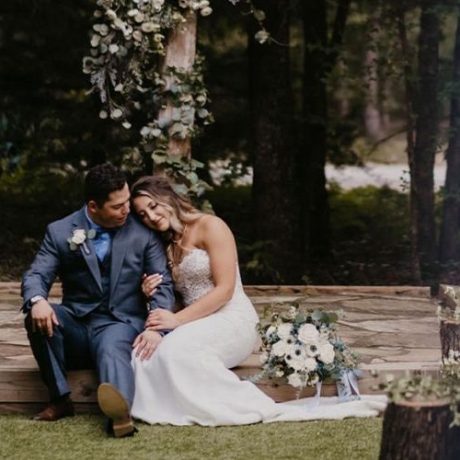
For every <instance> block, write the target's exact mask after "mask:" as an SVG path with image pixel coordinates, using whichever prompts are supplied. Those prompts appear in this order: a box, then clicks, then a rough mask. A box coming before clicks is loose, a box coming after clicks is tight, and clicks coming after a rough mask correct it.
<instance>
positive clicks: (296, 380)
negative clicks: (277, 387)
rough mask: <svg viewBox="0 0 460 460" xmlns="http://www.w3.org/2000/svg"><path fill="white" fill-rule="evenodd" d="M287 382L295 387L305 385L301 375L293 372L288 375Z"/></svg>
mask: <svg viewBox="0 0 460 460" xmlns="http://www.w3.org/2000/svg"><path fill="white" fill-rule="evenodd" d="M288 383H289V385H292V386H293V387H295V388H302V387H303V386H305V382H304V380H303V379H302V377H301V376H300V375H299V374H298V373H297V372H294V373H293V374H291V375H289V376H288Z"/></svg>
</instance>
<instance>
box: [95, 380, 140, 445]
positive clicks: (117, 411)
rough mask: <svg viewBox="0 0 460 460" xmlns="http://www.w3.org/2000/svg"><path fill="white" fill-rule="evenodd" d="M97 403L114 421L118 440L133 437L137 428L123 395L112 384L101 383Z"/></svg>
mask: <svg viewBox="0 0 460 460" xmlns="http://www.w3.org/2000/svg"><path fill="white" fill-rule="evenodd" d="M97 402H98V404H99V407H100V408H101V411H102V412H104V414H105V415H106V416H107V417H108V418H109V419H110V420H111V421H112V431H113V435H114V436H115V437H116V438H124V437H125V436H133V434H134V433H136V431H137V430H136V427H135V426H134V423H133V420H132V418H131V416H130V415H129V406H128V403H127V402H126V400H125V398H124V397H123V396H122V394H121V393H120V392H119V391H118V390H117V389H116V388H115V387H114V386H113V385H111V384H110V383H101V384H100V385H99V387H98V389H97Z"/></svg>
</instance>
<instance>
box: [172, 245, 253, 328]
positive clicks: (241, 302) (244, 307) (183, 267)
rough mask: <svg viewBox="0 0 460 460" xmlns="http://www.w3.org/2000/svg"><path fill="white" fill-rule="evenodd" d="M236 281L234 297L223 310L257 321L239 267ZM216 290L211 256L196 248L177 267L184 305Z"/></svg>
mask: <svg viewBox="0 0 460 460" xmlns="http://www.w3.org/2000/svg"><path fill="white" fill-rule="evenodd" d="M235 270H236V281H235V289H234V292H233V296H232V298H231V300H230V301H229V302H227V303H226V304H225V305H224V306H223V307H222V308H221V311H222V310H224V311H225V310H226V311H228V310H231V311H234V312H236V311H240V312H244V313H245V314H246V315H249V318H250V319H251V320H254V321H257V320H258V318H257V314H256V312H255V310H254V307H253V306H252V304H251V301H250V300H249V298H248V297H247V296H246V294H245V293H244V290H243V285H242V283H241V277H240V272H239V269H238V266H237V265H236V266H235ZM213 288H214V281H213V279H212V273H211V264H210V260H209V255H208V253H207V252H206V251H205V250H204V249H199V248H194V249H192V250H191V251H190V252H188V253H187V254H186V255H185V256H184V258H183V259H182V261H181V262H180V264H179V265H178V267H177V272H176V290H177V291H178V292H179V293H180V294H181V296H182V299H183V301H184V305H185V306H188V305H191V304H192V303H193V302H196V301H197V300H198V299H200V298H201V297H203V296H205V295H206V294H207V293H208V292H210V291H211V290H212V289H213Z"/></svg>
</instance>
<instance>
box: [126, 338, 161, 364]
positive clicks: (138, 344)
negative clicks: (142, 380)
mask: <svg viewBox="0 0 460 460" xmlns="http://www.w3.org/2000/svg"><path fill="white" fill-rule="evenodd" d="M161 339H162V337H161V335H160V333H158V332H156V331H152V330H148V331H144V332H142V333H140V334H139V335H138V336H137V337H136V340H134V343H133V348H134V349H135V350H136V357H138V358H140V359H141V361H143V360H144V359H149V358H150V357H151V356H152V354H153V352H154V351H155V350H156V348H157V347H158V345H159V344H160V342H161Z"/></svg>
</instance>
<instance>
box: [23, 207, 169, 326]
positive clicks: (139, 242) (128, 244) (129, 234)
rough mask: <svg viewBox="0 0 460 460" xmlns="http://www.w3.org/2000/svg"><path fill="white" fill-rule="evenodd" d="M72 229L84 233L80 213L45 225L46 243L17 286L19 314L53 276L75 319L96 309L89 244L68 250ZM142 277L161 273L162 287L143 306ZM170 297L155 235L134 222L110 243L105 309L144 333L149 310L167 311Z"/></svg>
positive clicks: (96, 282) (98, 297)
mask: <svg viewBox="0 0 460 460" xmlns="http://www.w3.org/2000/svg"><path fill="white" fill-rule="evenodd" d="M75 229H84V230H86V231H88V230H89V224H88V221H87V219H86V216H85V208H84V207H83V208H82V209H80V210H79V211H76V212H74V213H73V214H70V215H69V216H67V217H64V218H63V219H61V220H58V221H56V222H53V223H51V224H50V225H48V228H47V230H46V235H45V238H44V240H43V242H42V244H41V247H40V249H39V251H38V253H37V255H36V257H35V260H34V261H33V263H32V265H31V266H30V269H29V270H28V271H27V272H26V273H25V274H24V277H23V281H22V296H23V299H24V304H23V311H24V312H28V311H29V310H30V299H31V298H32V297H33V296H36V295H41V296H43V297H45V298H47V297H48V292H49V290H50V288H51V285H52V284H53V282H54V280H55V278H56V276H59V279H60V280H61V282H62V290H63V299H62V304H63V305H65V306H66V307H67V308H69V309H70V310H71V311H72V312H73V313H74V315H76V316H77V317H83V316H85V315H87V314H88V313H90V312H91V311H92V310H94V309H96V308H97V307H98V306H99V305H101V303H102V301H103V292H102V285H101V274H100V270H99V264H98V261H97V257H96V252H95V250H94V247H93V244H92V241H91V240H89V239H87V240H86V242H85V243H86V248H87V251H86V250H85V248H84V247H83V245H80V246H78V248H77V249H74V250H72V249H71V248H70V245H69V243H68V241H67V240H68V238H69V237H71V236H72V234H73V231H74V230H75ZM143 273H147V274H151V273H161V274H162V275H163V283H162V284H161V285H160V286H159V287H158V288H157V291H156V293H155V294H154V296H153V297H152V299H150V301H149V303H148V306H146V301H145V298H144V296H143V294H142V292H141V289H140V286H141V279H142V275H143ZM173 306H174V294H173V285H172V279H171V274H170V272H169V270H168V268H167V260H166V256H165V252H164V248H163V245H162V242H161V240H160V239H159V237H158V235H156V234H155V233H154V232H153V231H152V230H149V229H147V228H146V227H144V226H143V225H142V224H141V223H140V222H138V221H137V220H136V219H135V218H134V217H133V216H131V215H130V216H129V217H128V219H127V221H126V223H125V225H123V227H121V228H120V229H119V230H118V231H117V232H116V234H115V235H114V237H113V241H112V259H111V273H110V299H109V305H108V308H109V309H110V311H111V313H112V314H113V315H114V316H115V317H117V318H118V319H119V320H120V321H123V322H125V323H128V324H132V325H133V326H134V327H135V328H136V329H137V330H138V331H139V332H140V331H142V330H143V328H144V322H145V318H146V316H147V312H148V308H150V309H152V308H157V307H160V308H165V309H168V310H172V309H173Z"/></svg>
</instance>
